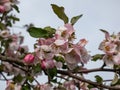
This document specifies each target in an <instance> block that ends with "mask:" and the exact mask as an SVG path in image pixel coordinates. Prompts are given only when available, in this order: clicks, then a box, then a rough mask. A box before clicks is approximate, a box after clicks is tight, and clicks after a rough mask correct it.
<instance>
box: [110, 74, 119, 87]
mask: <svg viewBox="0 0 120 90" xmlns="http://www.w3.org/2000/svg"><path fill="white" fill-rule="evenodd" d="M118 80H119V78H118V75H117V73H115V75H114V79H113V80H112V82H111V85H114V84H116V83H117V82H118Z"/></svg>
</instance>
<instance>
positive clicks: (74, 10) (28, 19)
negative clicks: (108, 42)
mask: <svg viewBox="0 0 120 90" xmlns="http://www.w3.org/2000/svg"><path fill="white" fill-rule="evenodd" d="M20 2H21V3H20V5H19V6H20V11H21V12H20V14H18V16H19V17H20V18H21V21H20V22H18V23H17V24H16V26H20V27H22V26H23V25H24V24H29V23H33V24H35V26H38V27H45V26H52V27H54V28H56V29H57V28H58V27H59V26H62V25H63V21H61V20H60V19H58V17H57V16H56V15H55V14H54V13H53V11H52V8H51V6H50V4H53V3H54V4H57V5H59V6H64V7H65V12H66V14H67V15H68V17H70V18H71V17H73V16H76V15H80V14H83V17H82V18H81V19H80V20H79V21H78V22H77V23H76V24H75V26H74V28H75V30H76V37H77V40H79V39H80V38H86V39H87V40H88V41H89V42H88V45H87V46H86V48H87V49H88V50H89V51H91V54H95V53H97V52H100V51H99V50H98V49H97V48H98V46H99V43H100V41H102V40H103V39H104V34H103V33H102V32H100V30H99V29H105V30H107V31H109V32H110V33H113V32H115V33H117V32H119V31H120V0H20ZM13 31H14V32H19V31H22V33H23V35H25V44H28V43H29V47H30V50H31V51H33V49H32V48H33V43H34V42H35V39H32V38H31V37H29V34H28V33H26V32H25V29H20V28H13ZM99 63H100V62H98V63H89V65H87V67H89V68H94V67H96V66H99ZM101 74H102V73H101ZM106 75H107V74H106ZM102 76H104V77H105V74H102ZM91 77H93V76H92V75H91V76H89V77H88V78H91ZM107 77H108V75H107ZM40 80H41V79H40ZM43 81H44V80H43ZM5 83H6V82H0V88H1V90H4V88H5V85H6V84H5Z"/></svg>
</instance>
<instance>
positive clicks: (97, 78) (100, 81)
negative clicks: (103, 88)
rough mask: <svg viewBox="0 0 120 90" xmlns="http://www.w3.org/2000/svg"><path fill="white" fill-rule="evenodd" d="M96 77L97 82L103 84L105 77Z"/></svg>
mask: <svg viewBox="0 0 120 90" xmlns="http://www.w3.org/2000/svg"><path fill="white" fill-rule="evenodd" d="M95 78H96V81H97V83H99V84H102V81H103V79H102V78H101V77H100V76H99V75H96V76H95Z"/></svg>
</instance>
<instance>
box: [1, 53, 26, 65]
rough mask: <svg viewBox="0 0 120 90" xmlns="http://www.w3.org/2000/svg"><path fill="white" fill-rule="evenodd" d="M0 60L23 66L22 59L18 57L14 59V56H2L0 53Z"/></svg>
mask: <svg viewBox="0 0 120 90" xmlns="http://www.w3.org/2000/svg"><path fill="white" fill-rule="evenodd" d="M0 60H1V61H4V62H9V63H16V64H18V65H21V66H25V64H24V63H23V61H21V60H19V59H14V58H11V57H7V56H3V55H1V54H0Z"/></svg>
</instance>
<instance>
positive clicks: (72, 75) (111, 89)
mask: <svg viewBox="0 0 120 90" xmlns="http://www.w3.org/2000/svg"><path fill="white" fill-rule="evenodd" d="M57 73H59V74H62V75H67V76H69V77H72V78H74V79H77V80H80V81H82V82H86V83H89V84H91V85H93V86H96V87H99V88H106V89H109V90H120V88H118V87H114V86H108V85H103V84H99V83H96V82H93V81H91V80H88V79H84V78H82V77H78V76H76V75H74V74H73V73H71V72H69V71H62V70H58V71H57Z"/></svg>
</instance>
